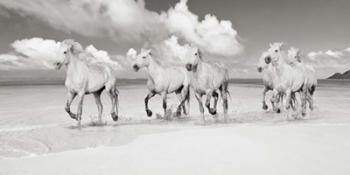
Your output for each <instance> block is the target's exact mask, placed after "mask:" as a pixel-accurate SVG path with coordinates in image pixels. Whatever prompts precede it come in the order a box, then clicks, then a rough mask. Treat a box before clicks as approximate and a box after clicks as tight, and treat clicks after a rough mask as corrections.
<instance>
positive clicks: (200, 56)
mask: <svg viewBox="0 0 350 175" xmlns="http://www.w3.org/2000/svg"><path fill="white" fill-rule="evenodd" d="M197 53H198V57H199V58H200V59H202V52H201V50H199V49H197Z"/></svg>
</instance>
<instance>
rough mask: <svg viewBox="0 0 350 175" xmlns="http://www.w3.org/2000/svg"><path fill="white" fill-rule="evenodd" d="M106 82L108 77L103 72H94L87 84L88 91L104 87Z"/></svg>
mask: <svg viewBox="0 0 350 175" xmlns="http://www.w3.org/2000/svg"><path fill="white" fill-rule="evenodd" d="M105 83H106V78H105V76H104V75H101V74H94V75H92V76H89V79H88V84H87V87H86V88H87V89H86V91H87V92H95V91H98V90H100V89H102V88H104V86H105Z"/></svg>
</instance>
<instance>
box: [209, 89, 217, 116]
mask: <svg viewBox="0 0 350 175" xmlns="http://www.w3.org/2000/svg"><path fill="white" fill-rule="evenodd" d="M212 96H213V97H214V106H213V108H211V109H210V110H211V111H212V114H213V115H216V114H217V113H216V106H217V104H218V100H219V94H218V93H217V92H216V91H213V94H212Z"/></svg>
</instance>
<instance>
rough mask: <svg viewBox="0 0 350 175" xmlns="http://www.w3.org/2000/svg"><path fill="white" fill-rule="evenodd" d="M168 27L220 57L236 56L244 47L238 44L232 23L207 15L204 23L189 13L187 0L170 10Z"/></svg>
mask: <svg viewBox="0 0 350 175" xmlns="http://www.w3.org/2000/svg"><path fill="white" fill-rule="evenodd" d="M167 15H168V19H167V21H166V24H167V27H168V29H169V31H170V32H171V33H174V34H176V35H178V36H179V37H180V38H184V39H185V40H186V41H188V42H189V43H194V44H196V45H197V46H198V47H200V48H201V49H202V50H203V51H204V52H208V53H210V54H214V55H220V56H234V55H236V54H238V53H240V52H241V51H242V49H243V46H242V45H241V44H240V43H239V42H238V39H237V38H238V34H237V31H236V30H234V29H233V28H232V23H231V21H227V20H222V21H219V20H218V19H217V17H216V16H214V15H210V14H207V15H205V17H204V19H203V21H199V20H198V16H197V15H195V14H194V13H192V12H191V11H189V9H188V6H187V0H181V1H180V2H179V3H177V4H176V5H175V7H174V8H171V9H169V10H168V14H167Z"/></svg>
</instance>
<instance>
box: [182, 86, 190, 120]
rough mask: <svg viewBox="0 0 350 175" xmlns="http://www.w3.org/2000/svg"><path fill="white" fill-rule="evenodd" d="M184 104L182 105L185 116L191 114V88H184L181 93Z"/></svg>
mask: <svg viewBox="0 0 350 175" xmlns="http://www.w3.org/2000/svg"><path fill="white" fill-rule="evenodd" d="M181 94H182V97H183V100H184V103H183V105H182V109H183V112H184V114H185V115H188V114H189V113H190V87H189V86H188V87H184V88H183V90H182V91H181Z"/></svg>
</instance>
